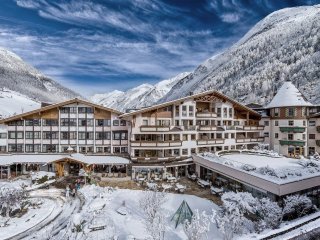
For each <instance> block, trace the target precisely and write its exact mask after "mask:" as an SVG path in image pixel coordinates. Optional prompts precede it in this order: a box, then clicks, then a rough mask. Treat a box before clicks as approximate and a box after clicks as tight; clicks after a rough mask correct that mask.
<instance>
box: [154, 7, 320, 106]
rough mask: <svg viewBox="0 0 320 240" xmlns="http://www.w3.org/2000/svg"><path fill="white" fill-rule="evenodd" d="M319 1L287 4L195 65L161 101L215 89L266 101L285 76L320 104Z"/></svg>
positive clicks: (243, 99) (242, 99)
mask: <svg viewBox="0 0 320 240" xmlns="http://www.w3.org/2000/svg"><path fill="white" fill-rule="evenodd" d="M319 29H320V5H315V6H311V7H296V8H287V9H282V10H280V11H277V12H274V13H272V14H270V15H269V16H267V17H266V18H265V19H263V20H261V21H260V22H259V23H257V24H256V25H255V26H254V27H253V28H252V29H251V30H250V31H249V32H248V33H247V34H246V35H245V36H244V37H243V38H242V39H241V40H240V41H239V42H238V43H236V44H235V45H234V46H232V47H231V48H230V49H228V50H226V51H225V52H223V53H221V54H219V55H216V56H214V57H212V58H210V59H208V60H207V61H205V62H204V63H203V64H201V65H199V66H198V67H197V68H196V69H195V71H194V72H193V73H191V74H190V75H188V76H187V77H186V78H184V79H182V80H180V81H179V82H178V83H177V84H176V85H175V86H174V87H173V88H172V89H171V90H170V92H168V93H167V94H166V96H165V97H163V98H162V99H161V100H160V101H159V102H164V101H169V100H173V99H176V98H179V97H182V96H186V95H188V94H189V92H190V91H192V92H194V93H198V92H202V91H205V90H210V89H216V90H218V91H221V92H223V93H225V94H227V95H228V96H230V97H232V98H235V99H237V100H239V101H240V102H243V103H250V102H256V103H260V104H267V103H268V102H270V100H271V98H272V96H273V94H274V93H275V91H276V90H277V89H278V88H279V87H280V86H281V85H282V84H283V82H284V81H285V80H287V79H289V80H291V81H292V82H293V83H294V84H295V85H296V86H298V88H299V90H300V91H301V92H302V94H304V96H305V97H306V98H307V99H308V100H310V101H311V102H313V103H320V84H319V81H320V34H319Z"/></svg>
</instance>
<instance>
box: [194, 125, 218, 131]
mask: <svg viewBox="0 0 320 240" xmlns="http://www.w3.org/2000/svg"><path fill="white" fill-rule="evenodd" d="M198 130H199V131H217V126H212V125H199V127H198Z"/></svg>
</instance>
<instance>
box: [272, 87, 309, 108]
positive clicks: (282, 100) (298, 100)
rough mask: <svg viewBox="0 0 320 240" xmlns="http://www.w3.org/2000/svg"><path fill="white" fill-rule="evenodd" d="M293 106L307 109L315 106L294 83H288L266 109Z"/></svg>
mask: <svg viewBox="0 0 320 240" xmlns="http://www.w3.org/2000/svg"><path fill="white" fill-rule="evenodd" d="M291 106H292V107H295V106H301V107H306V106H313V105H312V103H310V102H309V101H308V100H307V99H306V98H305V97H304V96H303V95H302V93H301V92H300V91H299V90H298V88H296V86H295V85H294V84H293V83H292V82H290V81H286V82H284V84H283V85H282V86H281V88H280V89H279V91H278V92H277V94H276V95H275V96H274V97H273V99H272V100H271V102H270V103H269V104H268V105H267V106H266V108H275V107H291Z"/></svg>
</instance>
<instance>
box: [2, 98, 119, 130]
mask: <svg viewBox="0 0 320 240" xmlns="http://www.w3.org/2000/svg"><path fill="white" fill-rule="evenodd" d="M72 103H82V104H85V105H88V106H91V107H95V108H99V109H102V110H105V111H109V112H113V113H116V114H119V115H121V114H122V112H119V111H117V110H115V109H112V108H107V107H104V106H101V105H98V104H95V103H92V102H89V101H85V100H82V99H79V98H74V99H71V100H67V101H64V102H60V103H55V104H51V105H48V106H45V107H41V108H38V109H35V110H32V111H29V112H25V113H21V114H18V115H15V116H12V117H8V118H5V119H1V120H0V124H2V123H6V122H9V121H12V120H18V119H21V118H23V117H25V116H28V115H31V114H35V113H41V112H44V111H47V110H51V109H54V108H57V107H62V106H65V105H69V104H72Z"/></svg>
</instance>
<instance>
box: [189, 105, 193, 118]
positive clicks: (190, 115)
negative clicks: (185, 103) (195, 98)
mask: <svg viewBox="0 0 320 240" xmlns="http://www.w3.org/2000/svg"><path fill="white" fill-rule="evenodd" d="M193 110H194V108H193V106H189V117H193V116H194V111H193Z"/></svg>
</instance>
